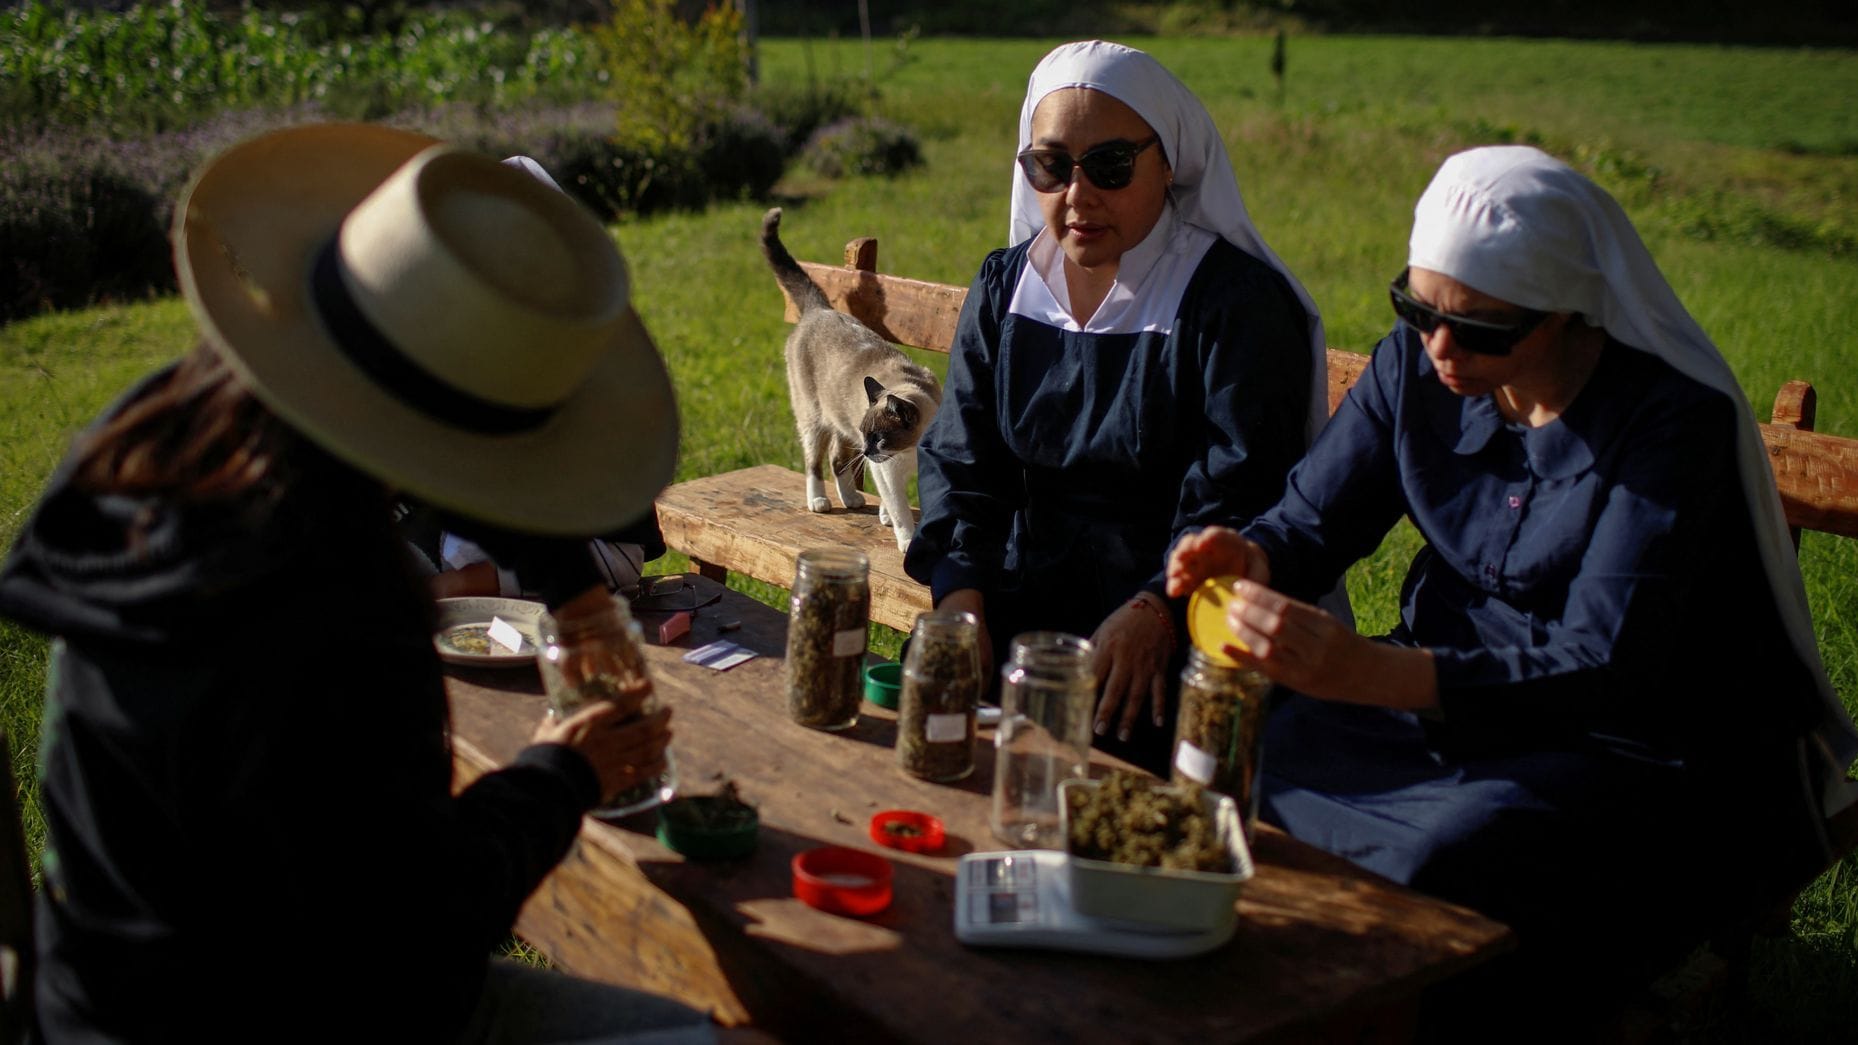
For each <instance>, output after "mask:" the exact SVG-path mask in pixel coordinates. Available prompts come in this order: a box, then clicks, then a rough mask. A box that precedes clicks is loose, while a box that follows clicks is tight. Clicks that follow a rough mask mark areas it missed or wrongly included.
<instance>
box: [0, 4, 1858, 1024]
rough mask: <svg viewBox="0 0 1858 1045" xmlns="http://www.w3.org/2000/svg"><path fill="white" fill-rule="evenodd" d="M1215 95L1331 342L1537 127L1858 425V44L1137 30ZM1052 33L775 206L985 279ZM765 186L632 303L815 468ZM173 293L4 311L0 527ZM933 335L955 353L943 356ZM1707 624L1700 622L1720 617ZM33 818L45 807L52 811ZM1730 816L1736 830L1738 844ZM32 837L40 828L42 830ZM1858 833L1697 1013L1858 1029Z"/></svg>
mask: <svg viewBox="0 0 1858 1045" xmlns="http://www.w3.org/2000/svg"><path fill="white" fill-rule="evenodd" d="M1130 42H1132V43H1136V44H1137V45H1138V46H1144V47H1147V48H1148V49H1149V50H1151V51H1152V52H1153V53H1154V54H1156V56H1157V57H1159V58H1160V59H1161V60H1162V61H1163V62H1164V63H1166V64H1167V65H1169V66H1170V67H1171V68H1172V69H1174V70H1175V71H1176V72H1177V73H1178V74H1179V75H1180V76H1181V78H1182V79H1183V80H1185V81H1186V82H1187V83H1188V85H1189V86H1191V87H1192V88H1194V89H1195V91H1196V92H1197V93H1198V94H1199V95H1200V96H1201V97H1202V98H1203V99H1204V100H1205V101H1206V102H1207V105H1208V107H1209V109H1211V110H1212V112H1213V114H1214V116H1215V118H1216V119H1217V121H1218V123H1219V125H1220V127H1221V128H1222V129H1223V131H1224V133H1225V137H1226V140H1227V143H1228V145H1229V146H1230V148H1231V150H1232V153H1233V157H1234V162H1235V165H1236V166H1237V168H1238V172H1239V177H1240V181H1241V184H1242V185H1243V186H1244V189H1245V192H1246V196H1247V200H1248V203H1249V205H1250V207H1251V210H1252V213H1253V216H1254V217H1255V218H1256V220H1257V222H1258V225H1259V226H1260V228H1261V229H1262V231H1263V232H1264V234H1265V236H1266V238H1267V239H1268V241H1269V242H1270V243H1271V244H1272V246H1273V247H1274V248H1275V249H1276V250H1277V252H1278V253H1279V254H1280V255H1282V256H1283V258H1284V259H1285V261H1286V262H1288V263H1289V264H1290V266H1291V267H1292V268H1293V269H1294V270H1295V271H1296V272H1297V273H1298V274H1299V276H1300V277H1301V278H1302V279H1303V280H1304V282H1305V283H1306V284H1307V285H1308V287H1309V289H1310V291H1311V293H1312V294H1313V295H1314V296H1315V298H1316V300H1317V302H1318V304H1319V305H1320V306H1321V308H1322V310H1323V313H1324V316H1325V319H1326V322H1327V325H1328V331H1329V340H1330V343H1331V344H1332V345H1335V346H1336V347H1339V348H1350V349H1356V350H1365V349H1367V348H1368V347H1370V346H1371V345H1372V344H1373V343H1374V341H1375V340H1377V339H1378V338H1379V337H1380V336H1381V334H1383V333H1384V332H1385V330H1386V328H1387V326H1388V325H1389V322H1390V319H1391V317H1390V316H1389V315H1388V310H1387V306H1386V296H1385V286H1386V283H1387V280H1388V279H1389V278H1390V277H1391V276H1392V275H1393V274H1394V273H1395V272H1397V271H1398V270H1399V268H1400V267H1401V265H1402V264H1403V263H1404V259H1405V238H1406V234H1407V229H1408V223H1409V221H1410V217H1411V208H1412V203H1413V200H1414V199H1416V198H1417V196H1418V194H1419V192H1420V190H1421V189H1422V188H1423V187H1424V186H1425V184H1426V181H1427V180H1428V178H1429V177H1430V176H1431V173H1432V171H1433V170H1434V169H1435V168H1436V166H1437V164H1438V162H1439V161H1440V160H1441V159H1442V158H1443V157H1444V156H1445V155H1447V154H1449V153H1450V152H1452V151H1455V150H1456V149H1459V148H1462V147H1465V146H1469V145H1473V144H1485V143H1490V142H1498V141H1516V142H1531V143H1535V144H1539V145H1541V146H1542V147H1544V148H1547V149H1549V150H1550V151H1552V152H1554V153H1556V154H1557V155H1560V156H1562V157H1564V158H1567V159H1569V160H1570V161H1571V162H1574V163H1575V164H1576V165H1577V166H1580V167H1581V168H1582V169H1583V170H1585V171H1586V172H1588V173H1589V174H1591V175H1592V176H1593V177H1595V178H1596V179H1597V180H1599V181H1600V182H1601V183H1602V184H1604V185H1605V186H1607V187H1608V188H1609V189H1610V190H1611V191H1613V192H1614V193H1615V194H1616V195H1617V196H1618V197H1619V198H1620V200H1621V202H1622V203H1623V204H1624V205H1625V206H1626V208H1627V210H1628V211H1629V213H1630V214H1631V215H1632V217H1633V219H1634V221H1635V222H1636V223H1637V224H1638V226H1639V228H1640V230H1641V231H1642V233H1643V234H1644V236H1645V239H1646V241H1647V243H1648V244H1649V245H1650V247H1651V250H1652V253H1653V255H1654V256H1655V257H1656V258H1657V259H1658V261H1659V263H1660V264H1661V266H1662V267H1663V268H1664V270H1665V272H1666V274H1667V276H1668V277H1669V278H1670V280H1671V282H1672V284H1673V285H1674V286H1675V287H1676V289H1677V291H1678V294H1679V296H1680V297H1682V298H1683V299H1684V301H1685V302H1686V304H1687V305H1688V306H1689V307H1690V308H1691V310H1692V312H1693V314H1694V315H1695V316H1696V317H1697V319H1698V320H1699V321H1700V322H1701V323H1702V325H1703V326H1704V328H1705V329H1706V330H1708V331H1709V332H1710V333H1711V334H1712V336H1714V337H1715V339H1716V340H1717V343H1718V344H1719V345H1720V346H1721V347H1722V348H1723V350H1724V352H1725V354H1726V355H1727V356H1728V357H1729V360H1730V362H1731V364H1732V365H1733V366H1734V368H1735V371H1736V374H1737V375H1738V377H1739V378H1740V380H1741V381H1742V384H1743V387H1744V388H1745V389H1746V391H1747V392H1748V395H1749V397H1750V399H1751V401H1752V402H1753V403H1754V405H1755V410H1756V413H1757V415H1758V416H1761V417H1763V418H1765V417H1766V416H1767V413H1768V409H1769V404H1770V403H1771V402H1772V399H1773V395H1774V392H1775V390H1776V389H1778V387H1779V386H1780V384H1781V382H1782V381H1783V380H1786V379H1788V378H1796V377H1797V378H1806V379H1808V380H1810V381H1812V382H1813V383H1814V384H1815V385H1816V386H1817V387H1818V389H1819V394H1820V408H1821V412H1820V427H1821V429H1822V430H1825V431H1829V432H1834V433H1837V434H1841V435H1847V436H1858V337H1855V336H1854V335H1858V210H1855V209H1854V208H1853V206H1852V202H1851V201H1853V200H1854V199H1858V107H1854V106H1853V105H1852V104H1851V100H1852V99H1854V98H1858V55H1854V54H1853V53H1851V52H1843V51H1801V50H1742V49H1727V48H1715V47H1678V46H1659V47H1652V46H1633V45H1621V44H1605V43H1569V42H1554V41H1531V42H1521V41H1510V40H1471V39H1465V40H1437V39H1414V38H1386V37H1382V38H1346V37H1330V38H1311V39H1293V40H1292V41H1291V42H1290V50H1289V62H1288V75H1287V77H1286V84H1285V90H1284V92H1283V95H1282V97H1281V99H1280V97H1279V94H1278V91H1277V87H1276V85H1275V83H1274V82H1273V81H1272V79H1271V77H1270V74H1269V72H1268V67H1267V63H1268V57H1269V51H1270V43H1269V41H1268V40H1264V39H1245V38H1241V39H1229V40H1195V41H1186V40H1154V41H1130ZM1049 46H1050V42H1049V41H1048V42H1040V41H1022V40H1013V41H985V40H978V41H975V40H970V41H942V40H918V41H914V42H912V43H911V44H909V45H908V48H907V50H906V51H904V52H903V54H904V55H905V60H904V61H903V62H901V63H900V64H899V63H897V62H895V61H894V54H895V51H894V50H892V49H890V48H886V47H880V48H879V49H878V52H877V53H876V55H875V56H874V62H873V64H874V66H875V68H876V69H877V74H878V75H877V81H878V83H877V86H878V88H879V90H880V91H881V96H882V100H881V103H880V107H881V109H882V110H883V111H884V112H885V113H886V114H887V115H891V116H893V117H896V118H898V119H901V120H903V121H906V122H908V123H910V124H912V125H913V126H915V127H916V128H918V130H919V131H920V132H921V133H922V134H923V135H924V138H925V141H924V152H925V155H926V158H927V163H926V165H925V166H924V167H923V168H921V169H920V170H918V171H916V172H913V173H911V174H908V175H906V176H904V177H901V178H898V179H896V180H893V181H883V180H869V181H848V182H836V183H828V182H822V181H817V180H812V179H809V178H807V177H805V176H801V175H795V176H792V177H790V179H789V180H788V181H787V182H785V183H783V185H782V186H781V188H780V191H781V194H782V199H781V201H780V202H781V203H782V204H783V205H784V206H786V207H787V215H786V220H785V222H784V223H783V227H782V233H783V236H784V238H785V239H786V241H787V243H788V246H789V247H790V248H791V249H792V250H793V252H794V253H795V254H796V255H797V256H799V257H802V258H808V259H814V260H829V259H835V258H837V257H838V256H839V254H840V249H841V247H842V245H843V243H844V242H845V241H846V240H847V239H850V238H851V237H853V236H859V235H874V236H876V237H878V239H879V243H880V252H879V267H880V268H882V269H883V270H885V271H889V272H898V273H902V274H906V275H910V276H916V277H920V278H926V279H934V280H941V281H945V282H953V283H960V284H966V283H967V281H968V280H969V278H970V277H971V276H972V274H973V272H974V270H975V268H976V267H977V266H978V264H979V262H980V259H981V258H982V256H983V255H984V254H985V253H986V252H987V251H988V250H990V249H992V248H994V247H996V246H999V245H1001V240H1002V238H1003V236H1004V233H1005V227H1006V195H1007V187H1008V178H1009V177H1010V176H1011V172H1012V160H1011V157H1012V151H1013V136H1014V127H1015V124H1016V120H1017V114H1018V108H1019V100H1020V95H1021V92H1022V90H1023V87H1024V83H1025V77H1026V74H1027V73H1028V72H1029V71H1030V70H1031V68H1032V66H1033V64H1034V63H1035V62H1036V61H1037V59H1038V57H1039V56H1040V55H1041V54H1042V53H1043V52H1044V51H1045V50H1046V49H1047V48H1048V47H1049ZM761 61H762V70H763V77H764V79H765V80H767V81H769V82H803V81H804V80H805V79H806V78H807V77H808V76H809V75H811V76H813V77H817V78H827V77H851V76H857V75H861V74H862V71H863V69H864V68H865V57H864V53H863V51H862V49H861V48H860V47H858V45H856V44H855V43H850V42H844V43H837V44H832V45H826V44H818V43H815V44H812V45H803V44H800V43H798V42H793V41H767V42H765V46H764V50H763V54H762V56H761ZM764 206H765V204H763V203H751V202H743V203H738V204H731V205H726V206H720V207H716V208H713V209H711V210H710V211H708V212H705V213H702V214H671V215H666V216H662V217H656V218H653V219H651V220H649V221H640V222H636V223H627V224H623V225H621V226H620V227H619V228H618V229H617V235H618V238H619V241H620V243H621V245H622V246H623V248H624V249H625V252H626V255H627V257H628V259H629V261H630V262H631V264H632V267H633V270H634V275H635V283H636V288H637V289H636V293H637V303H638V306H639V309H640V311H641V312H642V314H643V315H644V316H645V318H646V321H647V323H648V325H649V326H650V327H651V329H652V331H653V333H654V335H655V336H656V337H657V339H658V342H659V345H660V347H661V349H662V350H663V352H664V354H665V356H666V358H667V360H668V361H669V363H670V367H671V371H672V374H673V378H674V380H675V382H676V384H677V389H678V395H679V402H680V407H681V409H682V412H683V418H684V426H685V439H684V446H683V455H682V459H681V461H680V465H679V475H680V477H690V476H696V475H704V474H709V473H713V472H717V471H721V470H725V469H730V468H736V467H740V466H743V465H748V464H754V463H759V462H764V461H771V462H775V463H780V464H785V465H788V466H792V467H797V466H798V464H799V454H798V449H797V447H796V445H795V440H794V438H793V435H792V428H791V418H790V415H789V411H788V407H787V402H786V394H785V389H784V386H783V377H782V371H781V365H780V354H779V344H780V340H781V338H782V336H783V334H784V326H783V324H782V323H781V321H780V296H779V292H778V291H777V290H776V289H775V286H774V283H773V281H772V279H771V278H770V277H769V275H768V273H767V271H766V268H765V266H764V264H763V262H762V260H761V258H760V255H759V253H758V252H757V249H756V243H755V233H756V230H757V228H758V225H759V219H760V214H761V211H762V209H763V207H764ZM191 336H192V335H191V326H190V324H189V321H188V319H187V316H186V311H185V309H184V308H183V307H182V306H180V305H179V304H178V303H176V302H174V301H161V302H154V303H149V304H142V305H133V306H126V307H112V308H100V309H94V310H90V311H86V312H79V313H72V314H66V315H58V316H48V317H43V318H40V319H35V320H32V321H28V322H22V323H18V324H14V325H12V326H9V327H6V328H0V436H4V439H0V539H10V537H11V535H12V534H13V533H14V532H15V530H16V529H17V527H18V526H19V524H20V522H21V521H22V516H23V513H24V512H25V511H26V510H28V509H29V507H30V504H31V501H32V499H33V497H34V494H35V493H36V491H37V490H38V489H39V487H40V485H41V484H42V483H43V480H44V477H45V475H46V474H47V473H48V471H49V470H50V468H51V466H52V464H53V463H54V461H55V459H56V457H57V455H58V454H59V453H60V452H61V450H62V446H63V443H64V441H65V439H66V437H67V436H68V435H69V434H70V433H71V432H72V431H73V430H74V429H75V428H76V427H77V426H78V425H80V424H81V423H82V422H83V421H84V420H86V419H87V418H89V417H90V416H91V415H93V414H94V413H95V411H96V410H97V409H98V408H99V407H100V406H101V405H102V404H103V403H104V402H105V401H106V400H107V399H108V398H109V396H110V395H111V394H112V393H113V392H114V391H116V390H117V389H119V388H121V387H122V385H124V384H125V383H126V382H127V381H128V380H129V379H130V378H131V377H132V376H133V375H135V374H137V373H139V372H141V371H143V370H145V369H146V368H148V367H149V366H152V365H154V364H155V363H157V362H159V361H161V360H164V359H166V358H169V357H171V356H173V355H174V354H176V353H177V352H179V351H180V350H182V349H183V348H184V347H185V346H186V345H187V344H188V343H189V341H190V338H191ZM923 359H924V361H925V362H926V363H928V364H929V365H931V366H933V367H936V368H938V369H940V368H941V366H942V360H941V359H940V358H938V357H935V356H933V355H929V356H924V357H923ZM1415 540H1416V538H1415V537H1414V536H1413V535H1412V534H1411V532H1410V531H1400V532H1397V533H1396V534H1395V535H1394V536H1393V537H1391V538H1390V539H1389V542H1388V544H1387V546H1386V547H1384V548H1383V549H1382V550H1381V552H1380V553H1379V554H1377V555H1376V556H1375V557H1374V558H1373V559H1371V560H1369V561H1367V562H1365V563H1363V564H1362V565H1361V566H1359V567H1358V568H1357V569H1356V570H1355V571H1354V572H1353V573H1352V574H1351V577H1350V586H1351V592H1352V594H1353V595H1354V597H1355V602H1356V605H1357V607H1358V609H1359V611H1360V612H1361V616H1362V618H1363V622H1362V623H1363V627H1364V629H1384V628H1385V627H1386V626H1388V625H1389V624H1390V623H1391V621H1392V616H1393V606H1394V601H1395V595H1396V593H1397V591H1398V585H1399V579H1400V576H1401V574H1402V572H1403V570H1404V564H1405V561H1406V560H1407V558H1409V557H1410V555H1411V554H1412V551H1413V549H1414V545H1415ZM1801 563H1802V571H1803V573H1804V574H1805V576H1806V579H1807V584H1808V590H1809V597H1810V599H1811V601H1812V606H1813V611H1814V615H1815V619H1816V624H1817V628H1818V637H1819V643H1820V648H1821V650H1822V652H1823V654H1824V656H1825V659H1826V661H1827V665H1828V669H1829V671H1830V672H1831V673H1832V676H1833V679H1834V683H1835V685H1836V686H1837V687H1838V689H1839V692H1840V693H1841V694H1842V696H1843V697H1844V699H1845V701H1846V703H1847V705H1848V706H1858V541H1848V540H1837V539H1832V538H1827V537H1824V536H1822V535H1811V534H1809V535H1808V538H1807V541H1806V543H1805V546H1804V547H1803V549H1802V553H1801ZM1711 638H1714V637H1713V636H1699V641H1700V644H1701V643H1702V642H1707V641H1709V640H1710V639H1711ZM43 656H44V647H43V645H42V643H40V642H39V641H38V640H37V639H34V638H32V637H30V636H26V635H24V634H22V633H20V632H17V631H16V630H12V629H11V628H10V626H8V625H5V624H0V724H4V725H5V726H6V727H7V728H8V729H9V730H11V731H12V732H13V733H14V738H13V739H14V746H15V749H14V758H15V760H16V764H20V765H23V766H29V765H30V764H31V746H30V745H31V743H32V738H33V736H34V735H35V734H36V726H37V707H38V691H39V687H40V686H41V685H42V662H43ZM33 823H34V827H33V828H32V829H33V830H34V831H35V832H36V831H37V830H39V828H38V827H37V821H36V818H35V819H34V820H33ZM1732 828H1733V825H1726V833H1725V844H1734V838H1733V831H1732ZM36 845H37V842H36V841H35V842H34V848H35V851H36ZM1854 982H1858V861H1853V860H1848V861H1846V863H1845V864H1844V865H1843V866H1842V867H1840V868H1836V869H1834V871H1832V872H1830V873H1828V874H1827V875H1826V876H1824V877H1823V878H1822V879H1821V880H1820V882H1818V883H1817V884H1816V885H1815V886H1814V888H1813V889H1812V890H1811V891H1809V892H1808V893H1807V894H1806V895H1805V896H1804V897H1803V898H1802V900H1801V901H1800V903H1799V905H1798V906H1797V907H1796V910H1795V918H1794V924H1793V929H1792V933H1791V934H1790V935H1787V936H1785V937H1782V938H1779V939H1777V940H1773V941H1766V942H1763V943H1762V944H1761V945H1760V947H1759V949H1758V953H1757V963H1756V974H1755V976H1754V977H1753V980H1752V984H1751V994H1750V996H1749V997H1748V998H1747V999H1744V1000H1740V1001H1725V1002H1724V1003H1722V1004H1721V1005H1720V1006H1718V1007H1717V1009H1716V1010H1712V1011H1710V1012H1707V1013H1705V1014H1703V1015H1702V1016H1701V1017H1699V1021H1698V1025H1697V1028H1696V1034H1697V1035H1698V1037H1699V1038H1700V1039H1702V1040H1719V1041H1731V1040H1740V1039H1744V1038H1755V1037H1760V1038H1762V1039H1769V1038H1780V1039H1782V1040H1790V1041H1801V1040H1825V1041H1844V1040H1851V1039H1852V1038H1853V1037H1854V1036H1855V1035H1858V992H1853V991H1852V990H1851V985H1852V984H1853V983H1854Z"/></svg>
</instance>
